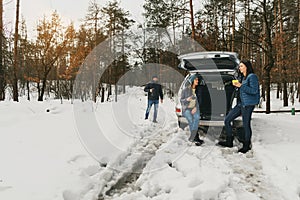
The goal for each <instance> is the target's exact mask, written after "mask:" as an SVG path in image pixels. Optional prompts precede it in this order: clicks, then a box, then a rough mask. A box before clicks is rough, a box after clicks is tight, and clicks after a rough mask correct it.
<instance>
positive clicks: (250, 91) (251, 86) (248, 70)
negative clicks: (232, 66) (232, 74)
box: [218, 60, 260, 153]
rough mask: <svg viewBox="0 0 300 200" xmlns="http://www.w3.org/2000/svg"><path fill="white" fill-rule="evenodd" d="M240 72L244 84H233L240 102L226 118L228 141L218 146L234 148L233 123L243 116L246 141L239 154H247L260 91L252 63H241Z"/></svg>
mask: <svg viewBox="0 0 300 200" xmlns="http://www.w3.org/2000/svg"><path fill="white" fill-rule="evenodd" d="M239 70H240V72H241V73H242V74H243V80H242V83H240V82H233V83H232V84H233V85H234V86H235V87H238V88H239V92H240V101H239V102H238V104H237V105H236V106H235V107H234V108H233V109H232V110H231V111H230V112H229V113H228V114H227V116H226V117H225V121H224V123H225V130H226V134H227V136H226V141H220V142H219V143H218V144H219V145H221V146H224V147H233V134H232V126H231V123H232V121H233V120H234V119H235V118H237V117H239V116H240V115H242V118H243V126H244V130H245V141H244V142H243V147H242V148H241V149H239V152H241V153H246V152H248V151H249V150H250V149H251V137H252V129H251V116H252V112H253V110H254V107H255V105H257V104H258V103H259V98H260V91H259V82H258V77H257V76H256V75H255V74H254V72H253V68H252V64H251V63H250V61H248V60H245V61H241V63H240V65H239Z"/></svg>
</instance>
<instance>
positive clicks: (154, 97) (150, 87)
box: [144, 76, 163, 123]
mask: <svg viewBox="0 0 300 200" xmlns="http://www.w3.org/2000/svg"><path fill="white" fill-rule="evenodd" d="M144 91H145V92H148V106H147V110H146V114H145V119H148V117H149V112H150V109H151V107H152V105H153V104H154V115H153V122H154V123H157V121H156V118H157V110H158V103H159V98H160V101H161V103H163V92H162V87H161V85H160V84H159V83H158V77H157V76H153V77H152V81H151V82H150V83H148V84H147V85H146V86H145V88H144Z"/></svg>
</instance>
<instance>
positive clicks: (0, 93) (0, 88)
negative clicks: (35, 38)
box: [0, 0, 5, 101]
mask: <svg viewBox="0 0 300 200" xmlns="http://www.w3.org/2000/svg"><path fill="white" fill-rule="evenodd" d="M2 50H3V0H0V101H2V100H4V99H5V76H4V71H5V70H4V66H3V54H2V52H3V51H2Z"/></svg>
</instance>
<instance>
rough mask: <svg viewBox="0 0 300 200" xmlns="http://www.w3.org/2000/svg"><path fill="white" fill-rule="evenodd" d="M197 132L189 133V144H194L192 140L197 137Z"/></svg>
mask: <svg viewBox="0 0 300 200" xmlns="http://www.w3.org/2000/svg"><path fill="white" fill-rule="evenodd" d="M197 132H198V130H193V131H191V135H190V137H189V141H190V142H194V139H195V138H196V136H197Z"/></svg>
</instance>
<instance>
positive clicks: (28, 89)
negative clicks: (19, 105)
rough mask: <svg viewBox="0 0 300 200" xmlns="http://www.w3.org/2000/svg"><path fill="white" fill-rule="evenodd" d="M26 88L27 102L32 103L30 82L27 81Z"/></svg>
mask: <svg viewBox="0 0 300 200" xmlns="http://www.w3.org/2000/svg"><path fill="white" fill-rule="evenodd" d="M26 88H27V100H28V101H30V87H29V81H28V80H27V81H26Z"/></svg>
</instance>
